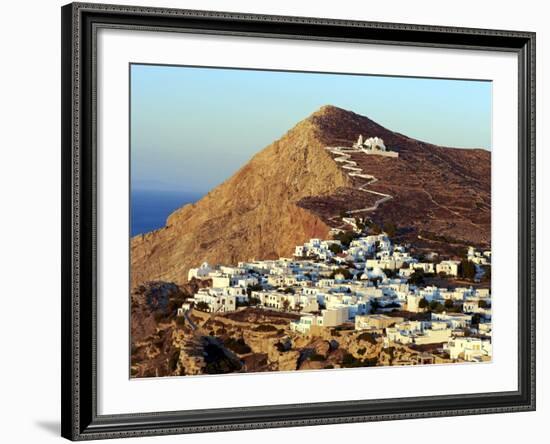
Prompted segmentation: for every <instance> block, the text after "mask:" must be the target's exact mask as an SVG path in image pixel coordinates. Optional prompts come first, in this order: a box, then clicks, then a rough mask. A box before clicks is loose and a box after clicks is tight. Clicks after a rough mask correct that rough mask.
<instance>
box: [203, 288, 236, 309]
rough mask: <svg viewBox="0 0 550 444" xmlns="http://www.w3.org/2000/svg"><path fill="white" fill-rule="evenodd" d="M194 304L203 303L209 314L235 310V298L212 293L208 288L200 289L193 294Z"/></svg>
mask: <svg viewBox="0 0 550 444" xmlns="http://www.w3.org/2000/svg"><path fill="white" fill-rule="evenodd" d="M193 299H194V300H195V303H196V304H198V303H199V302H205V303H207V304H208V306H209V309H208V311H209V312H211V313H225V312H228V311H235V310H236V309H237V298H236V296H233V295H224V294H221V293H218V292H216V291H213V290H212V289H210V288H203V289H200V290H199V291H198V292H197V293H195V295H194V297H193Z"/></svg>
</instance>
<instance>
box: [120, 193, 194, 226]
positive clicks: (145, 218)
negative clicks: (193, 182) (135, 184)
mask: <svg viewBox="0 0 550 444" xmlns="http://www.w3.org/2000/svg"><path fill="white" fill-rule="evenodd" d="M202 196H203V194H199V193H190V192H178V191H152V190H134V191H132V192H131V195H130V232H131V236H135V235H136V234H143V233H147V232H149V231H152V230H156V229H158V228H162V227H163V226H164V224H165V223H166V218H167V217H168V216H169V215H170V214H171V213H172V212H174V210H177V209H178V208H180V207H182V206H184V205H186V204H189V203H194V202H196V201H197V200H199V199H200V198H201V197H202Z"/></svg>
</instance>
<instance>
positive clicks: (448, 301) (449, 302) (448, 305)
mask: <svg viewBox="0 0 550 444" xmlns="http://www.w3.org/2000/svg"><path fill="white" fill-rule="evenodd" d="M454 305H455V303H454V302H453V300H452V299H445V308H446V309H451V308H453V307H454Z"/></svg>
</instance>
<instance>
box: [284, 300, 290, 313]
mask: <svg viewBox="0 0 550 444" xmlns="http://www.w3.org/2000/svg"><path fill="white" fill-rule="evenodd" d="M289 307H290V302H289V301H288V299H285V300H284V301H283V310H284V311H288V308H289Z"/></svg>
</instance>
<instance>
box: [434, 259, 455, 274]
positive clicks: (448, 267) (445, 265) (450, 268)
mask: <svg viewBox="0 0 550 444" xmlns="http://www.w3.org/2000/svg"><path fill="white" fill-rule="evenodd" d="M459 265H460V262H459V261H451V260H449V261H441V262H440V263H439V264H437V265H436V266H435V271H436V273H443V274H446V275H447V276H458V266H459Z"/></svg>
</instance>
